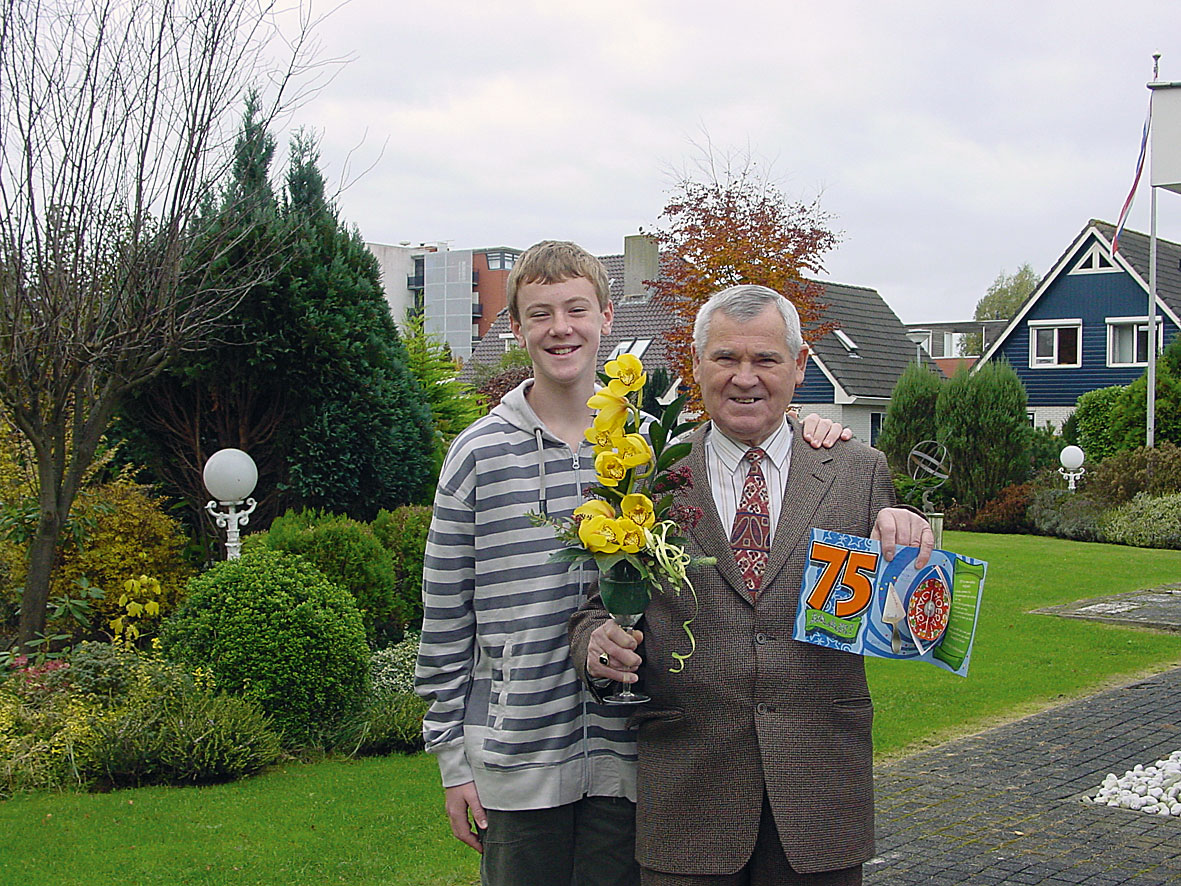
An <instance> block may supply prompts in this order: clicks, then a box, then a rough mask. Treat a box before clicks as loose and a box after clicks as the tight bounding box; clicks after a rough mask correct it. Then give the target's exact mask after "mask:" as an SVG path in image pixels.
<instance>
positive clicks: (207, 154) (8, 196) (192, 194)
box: [0, 0, 332, 646]
mask: <svg viewBox="0 0 1181 886" xmlns="http://www.w3.org/2000/svg"><path fill="white" fill-rule="evenodd" d="M285 23H286V24H289V25H290V27H286V28H285ZM311 24H312V19H311V17H310V13H309V12H308V10H307V8H306V7H305V6H304V5H303V4H302V3H297V5H296V6H295V7H294V9H292V8H280V7H279V6H278V5H277V4H276V3H275V2H274V0H0V403H2V405H3V407H4V409H5V411H6V412H7V413H8V415H9V416H10V418H11V420H12V422H13V423H14V424H15V425H16V426H17V427H18V428H19V429H20V431H21V432H22V433H23V434H24V435H25V437H26V438H27V439H28V441H29V443H30V445H31V446H32V448H33V451H34V453H35V455H36V460H37V466H38V480H39V489H38V494H39V499H40V502H39V505H40V523H39V525H38V529H37V534H36V537H35V539H34V541H33V543H32V546H31V548H30V568H29V573H28V575H29V578H28V581H27V583H26V586H25V590H24V597H23V601H22V614H21V626H20V635H19V640H20V642H21V643H23V644H25V645H26V646H28V645H29V644H31V643H32V642H34V640H35V639H36V637H37V635H38V634H40V633H41V632H42V631H43V630H44V623H45V603H46V596H47V594H48V587H49V572H50V570H51V569H52V566H53V562H54V557H55V553H56V546H57V540H58V535H59V533H60V530H61V527H62V526H63V525H64V523H65V520H66V517H67V516H68V513H69V509H70V506H71V504H72V503H73V501H74V498H75V496H76V495H77V493H78V489H79V486H80V484H81V483H82V480H83V477H84V474H85V471H86V469H87V467H88V466H89V465H90V463H91V461H92V460H93V458H94V454H95V451H96V448H97V447H98V445H99V442H100V440H101V437H102V434H103V433H104V432H105V430H106V428H107V425H108V423H109V421H110V419H111V416H112V415H113V413H114V412H115V410H116V409H117V408H118V406H119V404H120V403H121V401H122V400H123V398H124V397H125V396H126V395H127V393H128V391H130V390H131V389H133V388H134V387H135V386H137V385H139V384H142V383H143V382H144V381H146V380H148V379H150V378H152V377H153V376H155V375H156V374H157V373H159V372H160V371H161V370H162V369H163V368H164V366H166V365H167V363H168V361H169V360H170V359H171V358H172V357H173V356H174V355H175V354H176V353H178V351H180V350H182V349H185V348H192V347H197V346H199V345H200V344H201V342H202V341H204V340H206V339H207V338H209V337H210V336H211V335H213V334H214V333H215V331H216V329H217V327H218V325H219V323H221V322H223V321H224V318H225V317H226V315H227V314H228V313H229V312H230V311H231V310H232V309H233V308H234V306H235V305H236V304H237V301H238V300H239V299H240V298H241V296H242V294H243V293H245V292H246V291H247V290H248V289H249V287H250V286H252V285H254V284H255V283H256V282H258V280H259V279H260V278H261V277H262V276H263V275H265V274H266V273H268V271H267V270H266V269H267V268H268V267H272V266H273V264H272V263H269V262H267V261H266V260H265V259H266V258H267V257H262V259H261V260H260V262H259V264H258V267H257V270H256V271H255V272H254V273H251V272H249V271H248V272H247V273H245V274H243V279H241V280H240V281H237V282H236V284H235V285H234V286H233V287H231V288H227V287H225V286H224V285H223V284H218V285H217V286H213V285H211V284H210V282H209V281H210V280H211V279H213V278H212V277H211V276H210V275H209V274H208V268H209V267H210V265H212V264H214V263H216V262H217V261H218V259H219V258H220V257H221V256H223V255H225V254H227V253H228V252H229V251H230V250H232V249H233V248H234V246H235V245H236V242H237V239H236V238H239V239H240V238H241V237H242V236H243V234H242V231H241V229H240V228H234V227H231V226H226V227H225V237H224V238H221V239H219V238H218V237H217V236H210V233H211V232H210V229H209V226H210V225H214V224H216V222H215V221H214V220H213V219H212V215H213V214H211V213H203V212H202V210H203V208H204V207H207V206H209V205H211V204H212V202H213V200H214V197H215V196H216V189H217V183H218V182H219V180H221V179H222V178H223V177H224V174H225V172H226V170H227V169H228V165H229V163H230V162H231V161H232V156H233V155H232V146H233V141H234V137H235V124H236V122H237V112H238V110H239V108H240V107H241V106H242V104H243V102H244V99H245V96H246V95H247V93H248V91H250V90H252V89H255V88H260V87H263V86H264V83H265V92H264V95H265V98H266V101H267V102H268V105H267V108H266V110H265V111H263V112H262V114H261V115H260V116H262V118H263V119H267V120H269V119H274V118H275V117H276V116H277V115H280V114H283V113H288V112H289V111H290V109H291V108H292V107H293V105H294V104H296V103H298V102H301V101H303V100H305V99H306V98H307V97H308V96H309V95H310V94H311V93H310V92H309V90H310V89H314V88H315V87H314V81H315V80H316V78H317V77H318V78H321V79H322V78H323V77H324V76H326V75H327V74H328V73H329V72H330V70H331V67H332V65H331V63H328V64H325V63H317V62H316V61H315V59H314V57H313V56H312V55H311V54H310V52H309V49H310V47H311V43H310V37H309V35H310V27H311ZM276 51H278V52H279V53H281V56H280V57H279V58H277V59H276V58H273V57H272V56H273V55H274V53H275V52H276ZM305 75H306V76H305ZM309 83H311V84H312V85H309ZM197 243H201V244H202V249H203V250H204V253H203V254H201V255H194V254H193V252H192V250H193V249H194V247H195V244H197Z"/></svg>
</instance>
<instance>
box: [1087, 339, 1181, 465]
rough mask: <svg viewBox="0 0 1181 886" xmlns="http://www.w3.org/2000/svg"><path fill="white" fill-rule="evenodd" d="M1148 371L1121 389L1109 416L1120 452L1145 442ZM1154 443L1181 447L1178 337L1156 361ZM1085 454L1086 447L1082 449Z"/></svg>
mask: <svg viewBox="0 0 1181 886" xmlns="http://www.w3.org/2000/svg"><path fill="white" fill-rule="evenodd" d="M1147 402H1148V372H1147V371H1145V373H1144V375H1142V376H1140V378H1138V379H1136V381H1134V382H1132V383H1131V384H1130V385H1128V386H1127V387H1125V388H1123V389H1121V391H1120V394H1119V396H1118V397H1117V398H1116V402H1115V405H1114V408H1113V409H1112V413H1111V438H1112V440H1113V441H1114V442H1115V443H1116V445H1117V446H1118V448H1120V449H1133V448H1135V447H1137V446H1143V445H1144V444H1145V440H1146V429H1145V424H1146V416H1147V408H1148V407H1147ZM1154 416H1155V418H1154V431H1153V433H1154V442H1156V443H1160V442H1162V441H1165V440H1168V441H1170V442H1172V443H1177V444H1181V338H1175V339H1173V341H1171V342H1170V343H1169V345H1168V346H1167V347H1166V348H1165V350H1164V352H1163V353H1162V354H1161V355H1160V357H1158V358H1157V361H1156V405H1155V411H1154ZM1083 449H1084V451H1086V447H1083Z"/></svg>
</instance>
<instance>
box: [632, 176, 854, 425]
mask: <svg viewBox="0 0 1181 886" xmlns="http://www.w3.org/2000/svg"><path fill="white" fill-rule="evenodd" d="M660 218H661V222H662V226H661V227H660V228H658V229H657V230H656V231H654V232H653V233H652V236H654V237H655V238H656V240H657V243H658V244H659V247H660V279H659V280H656V281H647V282H648V285H649V286H650V287H651V289H652V291H653V293H654V295H653V297H654V298H655V299H656V300H657V302H659V303H663V304H664V305H666V306H668V308H669V310H670V311H672V313H673V314H674V315H675V316H676V317H678V318H679V319H680V321H681V322H679V323H676V324H674V325H673V327H672V329H671V330H670V331H669V332H668V333H666V336H665V337H666V339H667V340H668V342H669V361H670V364H671V365H672V367H673V369H674V372H676V373H677V374H679V375H680V377H681V379H682V383H683V384H686V385H688V386H689V402H688V404H687V406H688V408H689V409H691V410H694V411H697V412H701V413H702V414H704V409H703V407H702V404H701V392H700V390H699V389H698V387H697V383H696V382H695V381H694V380H693V366H692V362H693V361H692V350H691V346H692V343H693V320H694V318H695V317H696V316H697V309H698V308H699V307H701V305H702V304H703V303H704V302H705V300H706V299H708V298H709V297H710V296H711V295H713V294H714V293H715V292H717V291H718V290H720V289H724V288H726V287H727V286H733V285H735V284H737V283H756V284H759V285H762V286H766V287H768V288H770V289H774V290H775V291H776V292H779V293H782V294H783V295H785V296H786V297H787V298H789V299H791V301H792V304H794V305H795V306H796V310H798V311H799V313H800V322H801V324H802V325H803V332H804V340H805V341H814V340H816V339H817V338H820V337H821V336H823V335H825V334H826V333H828V332H829V331H831V330H832V329H833V327H834V324H833V323H831V322H826V321H823V320H822V316H823V312H824V308H825V307H826V305H824V304H822V303H821V301H820V298H821V297H822V296H823V293H824V287H823V286H822V285H821V284H820V283H818V282H816V281H815V280H810V279H807V278H806V277H805V276H804V275H805V274H818V273H820V272H821V271H822V270H823V266H822V265H821V261H820V260H821V256H822V255H823V254H824V253H825V252H827V251H828V250H830V249H832V247H833V246H835V245H836V243H837V239H838V238H837V235H836V234H834V233H833V232H832V231H830V230H829V229H828V228H827V227H826V223H827V222H828V220H829V216H828V215H827V214H826V213H824V212H822V211H821V210H820V206H819V203H818V202H816V201H814V202H812V203H807V204H805V203H791V202H789V201H788V200H787V199H786V198H785V197H784V196H783V195H782V194H781V193H780V192H779V190H778V189H777V188H776V187H775V186H774V185H772V184H770V183H767V182H765V181H763V180H762V179H760V178H759V177H758V176H757V175H755V173H754V170H753V167H752V165H751V164H747V165H746V166H745V167H743V168H741V169H740V170H738V171H733V170H727V171H725V172H724V173H723V174H722V175H720V176H719V175H714V176H713V177H712V178H711V180H710V181H705V182H702V181H695V180H693V179H691V178H689V177H687V176H686V177H685V178H683V179H682V180H681V182H680V183H679V184H678V185H677V186H676V187H675V188H674V189H673V192H672V196H671V197H670V199H669V201H668V203H667V204H666V205H665V207H664V210H663V211H662V212H661V214H660Z"/></svg>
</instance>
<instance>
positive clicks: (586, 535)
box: [529, 354, 715, 673]
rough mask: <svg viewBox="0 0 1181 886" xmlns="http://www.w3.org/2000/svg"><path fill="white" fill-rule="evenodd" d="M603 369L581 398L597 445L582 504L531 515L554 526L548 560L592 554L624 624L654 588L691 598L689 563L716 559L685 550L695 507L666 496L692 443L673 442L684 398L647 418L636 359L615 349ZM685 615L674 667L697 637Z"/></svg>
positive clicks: (684, 477) (685, 425) (607, 598)
mask: <svg viewBox="0 0 1181 886" xmlns="http://www.w3.org/2000/svg"><path fill="white" fill-rule="evenodd" d="M604 368H605V370H606V372H605V374H604V375H603V376H602V380H603V382H604V385H605V386H604V387H603V388H601V389H600V390H599V391H597V392H596V393H595V395H594V396H592V397H591V398H590V399H589V400H588V401H587V404H586V405H587V406H589V407H590V408H591V409H594V410H596V414H595V418H594V420H593V421H592V423H591V426H590V427H589V428H587V429H586V438H587V439H588V440H590V442H591V443H593V444H594V452H595V482H594V483H593V484H591V485H590V486H588V487H587V488H586V490H585V493H584V494H585V497H586V499H587V501H586V504H583V505H581V506H579V507H578V508H575V510H574V515H573V517H570V518H560V517H548V516H545V515H542V514H537V513H534V514H530V515H529V516H530V517H531V518H532V520H533V522H534V524H535V525H545V524H548V525H550V526H553V528H554V531H555V533H556V534H557V537H558V539H559V540H560V541H561V542H562V543H563V545H564V547H563V548H562V549H561V550H559V551H556V552H555V553H554V554H553V555H551V557H550V559H551V560H557V561H564V562H568V563H569V564H570V566H571V568H573V567H574V566H575V565H577V564H579V563H586V562H588V561H591V560H593V561H594V562H595V565H596V566H597V567H598V570H599V591H600V593H601V595H602V598H603V605H604V606H605V607H606V609H607V611H608V612H610V613H611V616H612V617H613V618H614V619H615V620H616V621H617V622H619V623H620V624H621V625H623V626H624V627H625V628H631V627H633V626H634V625H635V624H636V622H638V621H639V619H640V616H641V615H642V614H643V612H644V609H645V608H647V605H648V601H649V600H650V599H651V594H652V591H654V590H655V591H661V592H664V591H668V592H671V593H675V594H680V593H681V592H682V590H685V589H687V590H688V591H689V593H690V594H692V595H693V600H694V603H696V601H697V594H696V592H695V591H694V590H693V583H692V582H691V581H690V580H689V576H688V574H687V570H688V568H689V567H690V566H696V565H705V564H710V563H713V562H715V559H714V558H713V557H700V558H696V559H694V558H692V557H690V556H689V555H688V554H687V553H686V552H685V538H684V536H683V533H684V532H685V531H686V529H688V528H691V527H692V526H694V525H696V523H697V520H698V519H700V517H701V511H700V509H698V508H693V507H689V506H686V505H680V504H677V503H676V502H675V501H674V494H675V493H676V491H677V490H678V489H683V488H686V487H688V486H690V485H692V482H693V477H692V474H691V472H690V470H689V468H688V466H687V465H683V466H680V467H677V462H679V461H681V459H683V458H684V457H685V456H686V455H688V454H689V450H690V444H689V443H688V442H685V441H679V440H677V438H678V437H679V436H680V435H681V434H683V433H684V432H686V431H687V430H689V429H690V428H692V427H693V422H681V421H680V415H681V409H682V408H683V407H684V405H685V400H686V398H685V397H684V396H682V397H678V398H677V399H676V400H674V401H673V402H672V403H670V404H669V405H668V406H667V407H665V409H664V411H663V413H662V414H661V416H660V417H659V419H654V420H651V421H648V422H647V424H646V425H645V416H644V415H643V413H641V411H640V406H639V404H640V402H641V400H642V396H643V390H644V384H645V383H646V382H647V380H648V376H647V373H645V372H644V366H643V364H642V363H641V362H640V360H639V359H638V358H637V357H635V356H634V355H632V354H623V355H621V356H620V357H619V358H618V359H617V360H611V361H609V362H608V363H607V365H606V367H604ZM645 433H646V435H647V436H645ZM692 621H693V618H689V619H688V620H686V621H685V622H684V625H683V627H684V630H685V635H686V637H687V638H688V641H689V651H688V652H687V653H683V654H682V653H673V658H674V659H675V660H676V662H677V665H676V667H674V668H672V669H671V670H672V671H673V673H678V672H679V671H681V670H682V669H683V668H684V666H685V661H686V660H687V659H688V658H689V657H690V656H691V655H692V654H693V649H694V648H695V647H696V645H697V641H696V640H695V639H694V638H693V632H692V631H691V630H690V624H691V623H692Z"/></svg>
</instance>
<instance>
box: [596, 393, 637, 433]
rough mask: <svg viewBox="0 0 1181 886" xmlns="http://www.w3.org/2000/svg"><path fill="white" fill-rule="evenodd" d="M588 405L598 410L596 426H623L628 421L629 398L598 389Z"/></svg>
mask: <svg viewBox="0 0 1181 886" xmlns="http://www.w3.org/2000/svg"><path fill="white" fill-rule="evenodd" d="M586 405H587V406H588V407H590V408H591V409H594V410H596V411H597V412H598V415H596V416H595V427H596V428H617V427H622V426H623V423H624V422H625V421H627V410H628V405H629V404H628V402H627V398H626V397H623V396H621V395H619V394H614V393H612V392H611V391H609V390H606V389H604V390H600V391H596V392H595V393H594V395H593V396H592V397H591V398H590V399H589V400H587V401H586Z"/></svg>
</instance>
